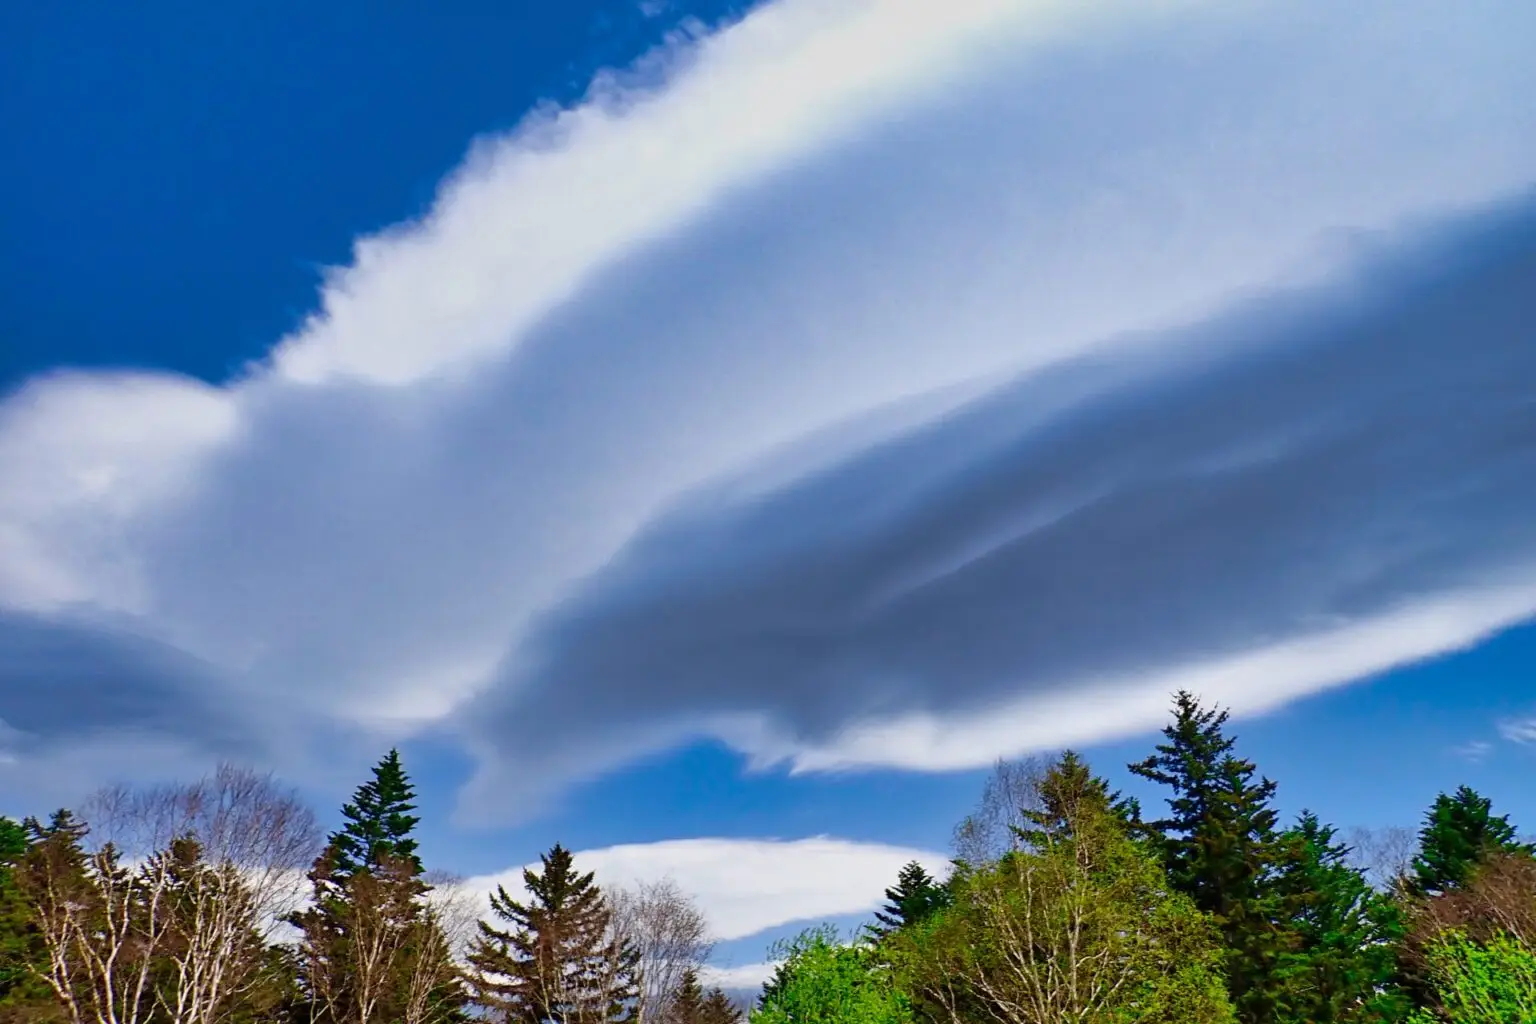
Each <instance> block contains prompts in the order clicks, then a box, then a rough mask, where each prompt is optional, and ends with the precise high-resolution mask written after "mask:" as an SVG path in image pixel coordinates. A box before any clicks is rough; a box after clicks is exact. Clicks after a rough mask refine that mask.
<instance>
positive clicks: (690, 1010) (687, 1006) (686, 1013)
mask: <svg viewBox="0 0 1536 1024" xmlns="http://www.w3.org/2000/svg"><path fill="white" fill-rule="evenodd" d="M666 1024H704V987H703V986H702V985H700V984H699V972H698V971H696V970H694V969H693V968H692V967H690V968H688V969H687V970H685V971H684V972H683V977H682V981H680V982H679V983H678V986H677V991H676V992H674V993H672V998H671V999H670V1000H668V1004H667V1014H666Z"/></svg>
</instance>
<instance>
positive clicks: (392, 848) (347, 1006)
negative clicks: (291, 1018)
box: [288, 750, 465, 1024]
mask: <svg viewBox="0 0 1536 1024" xmlns="http://www.w3.org/2000/svg"><path fill="white" fill-rule="evenodd" d="M413 798H414V793H413V790H412V787H411V783H410V779H409V778H408V777H407V776H406V773H405V769H404V768H403V766H402V765H401V763H400V756H399V754H398V753H397V752H396V751H393V750H391V751H390V752H389V754H388V755H386V756H385V757H384V758H383V760H381V761H380V762H379V764H378V765H377V766H376V767H375V768H374V771H373V778H372V779H371V780H370V781H368V782H366V783H364V784H362V785H361V786H359V787H358V789H357V791H356V793H355V795H354V797H353V800H352V802H351V803H349V804H346V805H345V806H344V807H343V808H342V814H343V817H345V818H346V819H347V824H346V825H345V826H344V827H343V828H342V829H341V830H340V831H338V832H335V833H332V834H331V836H330V839H329V841H328V842H327V844H326V846H325V849H324V850H322V851H321V853H320V856H319V857H318V858H316V860H315V862H314V864H313V865H312V866H311V868H310V870H309V873H308V876H307V877H308V879H309V882H310V888H311V891H312V893H313V899H312V902H311V905H310V906H309V907H308V908H307V909H305V910H304V911H302V912H300V913H296V914H293V915H291V916H290V917H289V918H288V921H289V922H290V923H291V924H293V925H294V926H295V927H297V928H298V929H299V931H300V932H301V939H300V942H299V947H298V950H297V953H298V956H297V959H298V964H299V974H300V979H301V982H302V986H303V991H304V996H305V1000H306V1002H307V1004H308V1013H309V1016H310V1018H311V1020H323V1021H325V1022H326V1024H373V1022H376V1021H389V1022H397V1021H398V1022H403V1024H441V1022H445V1021H451V1020H456V1019H457V1018H458V1017H459V1016H460V1015H461V1010H462V1008H463V1006H464V1003H465V995H464V992H463V990H462V984H461V982H462V979H461V976H460V971H459V969H458V967H457V966H456V964H455V960H454V949H453V942H452V941H451V938H450V936H449V934H448V932H449V931H450V930H451V928H450V922H449V921H448V920H446V919H445V907H446V906H448V905H449V904H451V896H452V887H451V886H441V887H439V886H434V885H432V884H430V883H429V882H428V881H427V879H426V878H425V877H424V876H425V871H424V869H423V867H422V863H421V860H420V858H419V857H418V856H417V855H416V848H417V843H416V839H415V837H414V835H413V831H414V829H415V827H416V824H417V823H418V821H419V819H418V818H416V817H415V816H413V815H411V814H410V813H409V812H410V811H412V810H414V809H415V808H414V805H413V804H412V803H411V801H412V799H413ZM439 888H441V889H443V890H444V891H442V892H439V891H438V890H439ZM434 894H435V895H434ZM445 895H446V896H447V897H448V899H446V900H445Z"/></svg>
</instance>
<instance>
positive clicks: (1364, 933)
mask: <svg viewBox="0 0 1536 1024" xmlns="http://www.w3.org/2000/svg"><path fill="white" fill-rule="evenodd" d="M1335 835H1336V833H1335V830H1334V828H1333V827H1332V826H1330V825H1325V824H1323V823H1322V822H1321V821H1319V820H1318V817H1317V815H1315V814H1312V813H1311V812H1309V811H1303V812H1302V813H1301V815H1300V817H1299V818H1298V820H1297V822H1296V824H1295V825H1294V826H1292V827H1291V828H1290V829H1288V830H1286V831H1285V832H1284V833H1283V834H1282V835H1281V841H1282V843H1283V844H1284V845H1285V846H1286V848H1287V853H1288V856H1287V858H1286V861H1285V863H1284V866H1283V867H1282V869H1281V871H1280V875H1279V878H1278V879H1277V887H1278V889H1279V890H1280V893H1281V895H1282V896H1283V897H1284V898H1285V899H1286V901H1287V903H1288V905H1289V907H1290V910H1291V913H1292V916H1291V918H1290V920H1289V922H1288V924H1289V928H1290V931H1291V933H1292V935H1293V936H1294V938H1295V945H1294V947H1293V948H1292V949H1290V950H1289V951H1287V952H1286V953H1284V954H1282V956H1281V958H1280V962H1279V964H1278V966H1277V968H1276V971H1275V974H1276V977H1277V979H1278V980H1279V981H1280V985H1281V989H1282V992H1283V995H1282V997H1281V1000H1280V1012H1279V1013H1278V1014H1277V1018H1276V1019H1277V1020H1278V1021H1280V1022H1283V1024H1364V1022H1370V1021H1386V1020H1397V1019H1399V1018H1400V1017H1401V1016H1402V1015H1403V1014H1405V1013H1406V1009H1407V1007H1406V997H1405V996H1404V995H1403V993H1402V992H1400V991H1399V990H1398V989H1397V988H1396V986H1394V985H1393V979H1394V977H1395V975H1396V968H1397V952H1396V951H1397V943H1398V942H1399V941H1401V939H1402V937H1403V932H1404V924H1403V921H1402V918H1401V915H1400V913H1399V911H1398V909H1397V907H1396V905H1395V904H1394V903H1393V901H1392V900H1391V898H1390V897H1388V896H1387V895H1385V894H1383V893H1379V892H1377V891H1376V890H1374V889H1372V888H1371V886H1370V884H1369V883H1368V882H1367V881H1366V879H1365V876H1364V874H1363V873H1362V872H1360V871H1359V870H1358V869H1357V868H1354V867H1352V866H1351V865H1350V864H1349V863H1348V857H1349V854H1350V849H1349V847H1348V846H1346V845H1344V844H1343V843H1340V842H1336V841H1335Z"/></svg>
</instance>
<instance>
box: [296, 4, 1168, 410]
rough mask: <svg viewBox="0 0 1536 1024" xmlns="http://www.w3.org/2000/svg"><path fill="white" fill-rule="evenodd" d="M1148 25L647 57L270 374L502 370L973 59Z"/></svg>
mask: <svg viewBox="0 0 1536 1024" xmlns="http://www.w3.org/2000/svg"><path fill="white" fill-rule="evenodd" d="M1148 6H1149V5H1148V4H1147V3H1146V0H1142V2H1141V3H1140V4H1137V5H1131V4H1126V3H1120V2H1111V3H1104V4H1101V5H1098V6H1097V7H1095V6H1093V5H1083V4H1073V3H1069V2H1066V0H945V2H944V3H933V2H931V0H831V2H828V0H809V2H808V0H783V2H780V3H774V4H767V5H764V6H762V7H760V8H758V9H757V10H756V11H754V12H753V13H752V14H750V15H749V16H747V17H746V18H745V19H744V20H742V21H741V22H740V23H739V24H736V25H734V26H733V27H731V28H730V29H729V30H728V31H725V32H721V33H720V34H718V35H716V36H713V37H710V38H706V39H704V40H703V41H702V42H699V43H697V44H688V43H683V42H679V43H678V44H676V49H675V51H674V52H673V53H671V54H668V55H666V56H657V57H653V58H652V59H651V62H650V64H649V66H648V68H649V70H650V71H651V73H652V77H654V78H656V79H659V80H658V81H654V82H650V83H647V85H646V86H645V87H642V88H635V87H633V86H628V85H626V84H625V83H624V82H623V80H622V79H619V80H615V79H612V78H608V77H600V78H599V79H598V81H597V82H596V84H595V85H594V86H593V90H592V95H591V97H589V100H588V102H587V103H585V104H584V105H582V106H579V107H576V108H574V109H570V110H564V111H560V112H558V113H553V114H546V113H543V112H541V113H539V114H536V115H534V116H533V118H532V119H531V120H530V122H529V123H528V124H527V125H526V126H525V127H524V128H523V129H522V130H521V131H519V132H517V133H515V134H514V135H512V136H511V137H509V138H505V139H500V140H496V141H494V142H488V143H486V144H484V145H483V146H481V147H480V148H479V149H478V150H477V151H476V152H474V153H472V154H471V157H470V159H469V160H468V162H467V163H466V165H465V167H464V168H462V169H461V170H460V171H459V173H458V174H456V175H455V176H454V177H453V178H452V179H451V180H450V181H449V182H448V184H447V185H446V186H445V188H444V190H443V194H442V196H441V197H440V199H439V201H438V204H437V206H436V207H435V208H434V210H433V212H432V213H431V214H430V215H429V216H428V217H427V218H426V220H425V221H423V222H422V223H421V224H418V225H413V226H411V227H410V228H408V229H405V230H403V231H401V230H396V231H391V232H386V233H384V234H383V235H380V236H377V237H373V238H367V239H363V240H362V241H360V242H359V243H358V244H357V247H356V252H355V254H354V262H353V265H352V266H351V267H349V268H347V269H345V270H341V271H337V272H336V273H334V274H333V275H332V276H331V278H330V280H329V281H328V282H327V288H326V291H325V294H324V307H323V310H322V311H321V312H320V313H318V314H316V316H315V317H314V318H313V319H311V320H310V322H309V323H307V324H306V325H305V326H304V328H303V329H302V330H301V332H300V333H299V334H298V335H297V336H295V337H293V338H290V339H288V340H286V341H285V342H284V343H283V344H282V345H281V346H280V347H279V348H278V351H277V353H276V365H277V368H278V371H279V372H280V373H281V374H282V375H284V376H286V377H288V378H291V379H293V380H295V381H303V382H306V383H318V382H324V381H327V380H331V379H335V378H338V377H356V378H362V379H364V380H370V381H376V382H380V383H387V384H407V383H410V382H412V381H416V380H419V379H421V378H423V377H427V376H431V375H433V374H435V373H439V372H443V371H446V370H450V369H454V368H462V367H463V366H464V365H466V364H473V363H474V362H475V361H476V360H477V359H480V360H483V359H484V358H485V357H486V356H487V355H499V354H501V353H503V352H504V351H505V350H506V348H507V347H508V346H509V345H510V344H512V343H514V342H515V340H516V338H517V337H518V335H519V334H520V333H521V332H523V331H524V330H526V329H527V328H528V327H530V326H531V325H532V324H533V323H534V322H535V321H536V320H537V319H538V318H539V317H540V316H542V315H543V314H545V313H547V312H548V311H549V310H550V309H551V308H553V307H554V306H555V305H556V304H557V303H559V302H561V301H564V300H566V299H569V298H570V297H571V296H572V295H574V294H575V293H576V291H577V289H578V287H579V286H580V284H581V283H582V281H583V279H584V278H586V277H587V276H588V275H590V274H592V273H593V271H594V270H596V269H597V268H599V267H602V266H604V265H605V264H608V263H610V262H611V261H612V260H614V259H615V258H617V257H619V256H620V255H622V254H624V253H625V252H628V251H631V250H632V249H634V248H635V247H636V246H638V245H640V244H642V243H644V242H646V241H648V240H651V239H655V238H657V237H659V236H661V235H662V234H664V233H667V232H670V231H675V230H677V229H678V228H679V227H680V226H681V225H683V224H686V223H687V222H688V221H689V220H691V219H692V218H694V217H696V216H698V215H699V214H700V213H701V212H702V211H704V210H705V209H707V208H708V207H709V206H710V205H711V204H712V203H714V202H716V201H717V200H719V199H720V198H721V197H722V196H723V195H724V194H725V193H726V192H727V191H728V190H730V189H731V188H733V187H737V186H740V185H742V184H744V183H746V182H748V181H750V180H751V179H752V178H754V177H757V176H760V175H761V174H763V173H764V172H766V171H770V170H776V169H778V168H782V167H783V166H785V165H786V163H788V162H790V161H793V160H795V159H797V158H800V157H802V156H804V155H806V154H809V153H812V152H814V151H816V150H817V149H820V148H822V147H824V146H826V145H828V144H829V143H832V142H835V141H836V140H837V139H838V138H839V137H840V136H843V135H846V134H847V133H849V132H853V131H858V130H860V129H861V127H863V126H864V125H867V123H868V122H870V121H871V120H873V119H877V118H881V117H884V116H888V115H889V114H890V113H891V112H892V111H893V110H895V109H896V108H897V106H898V105H899V104H900V103H902V102H903V101H904V100H909V99H911V98H912V97H913V96H914V95H920V94H921V93H923V92H924V91H926V90H928V89H931V88H932V87H933V86H934V85H935V84H936V83H944V82H945V81H946V80H947V79H953V78H955V77H959V76H963V74H964V73H965V71H966V65H967V63H969V62H971V61H973V60H975V58H976V50H977V44H978V43H979V42H983V41H988V40H991V41H992V43H993V45H995V44H996V40H997V37H998V36H1004V37H1036V38H1039V37H1049V36H1050V35H1053V34H1056V33H1058V32H1061V31H1063V30H1064V29H1065V28H1066V27H1067V26H1070V25H1073V24H1081V23H1082V22H1085V21H1087V22H1091V21H1094V20H1097V19H1098V18H1103V17H1106V16H1110V15H1113V16H1114V17H1117V18H1119V19H1122V20H1123V19H1129V18H1132V17H1134V16H1139V15H1144V14H1146V13H1149V12H1147V11H1140V12H1138V11H1137V10H1136V8H1137V7H1141V8H1147V7H1148ZM1150 6H1151V7H1152V8H1154V9H1167V8H1170V7H1176V6H1182V4H1173V3H1169V2H1167V0H1160V2H1158V3H1156V4H1153V5H1150ZM1095 15H1096V16H1097V17H1095ZM445 255H446V257H447V258H445Z"/></svg>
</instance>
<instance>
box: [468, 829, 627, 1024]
mask: <svg viewBox="0 0 1536 1024" xmlns="http://www.w3.org/2000/svg"><path fill="white" fill-rule="evenodd" d="M540 862H541V866H540V867H539V868H538V869H534V868H528V869H525V870H524V871H523V884H524V886H525V887H526V888H527V890H528V893H529V897H530V898H529V900H528V902H526V903H522V902H518V901H517V900H514V899H513V898H512V897H511V896H510V895H508V893H507V890H506V888H505V887H503V886H497V887H496V891H495V892H494V893H493V894H492V895H491V900H490V903H491V911H492V913H493V914H495V916H496V917H497V918H499V919H500V920H501V921H504V922H506V923H507V924H508V925H510V926H511V927H510V928H497V927H496V926H494V925H492V924H490V923H488V922H484V921H482V922H481V923H480V925H479V930H480V934H479V935H478V936H477V937H476V939H475V941H474V943H473V945H472V947H471V949H470V952H469V958H468V959H469V963H470V966H471V967H472V968H473V972H474V973H473V974H472V975H471V978H470V984H471V988H472V991H473V992H474V994H475V999H476V1002H478V1003H479V1004H480V1005H481V1006H483V1007H485V1008H486V1010H487V1011H489V1012H490V1013H491V1014H492V1015H493V1016H496V1017H499V1018H500V1019H501V1020H503V1021H505V1022H507V1024H547V1022H558V1024H605V1022H608V1021H618V1020H622V1019H623V1018H624V1015H625V1012H626V1010H627V1008H628V1007H629V1006H630V1005H631V1004H633V1003H634V1002H635V1001H636V1000H637V999H638V998H639V985H638V980H637V978H636V974H637V972H638V966H639V953H638V951H637V950H635V949H634V948H633V947H632V946H630V945H628V944H627V942H626V941H625V940H624V939H622V938H619V937H616V936H614V934H613V931H612V914H611V911H610V909H609V907H608V905H607V902H606V901H605V900H604V898H603V894H602V891H601V890H600V889H599V888H598V887H597V886H596V885H595V884H593V881H592V874H591V873H590V872H588V873H586V874H580V873H578V872H577V871H576V869H575V866H574V862H573V858H572V856H571V853H570V851H568V850H566V849H565V848H564V847H563V846H560V845H559V844H556V845H555V846H554V848H553V849H551V850H550V851H549V852H548V853H546V854H543V855H542V856H541V857H540Z"/></svg>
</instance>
